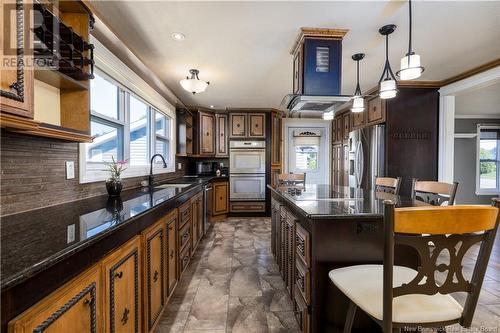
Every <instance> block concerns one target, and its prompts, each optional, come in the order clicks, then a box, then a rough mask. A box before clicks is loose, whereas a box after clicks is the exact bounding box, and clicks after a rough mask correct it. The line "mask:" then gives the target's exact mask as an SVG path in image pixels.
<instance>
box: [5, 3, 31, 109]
mask: <svg viewBox="0 0 500 333" xmlns="http://www.w3.org/2000/svg"><path fill="white" fill-rule="evenodd" d="M29 8H30V7H29V5H27V4H25V5H24V6H23V5H22V4H21V5H18V4H16V1H14V0H7V1H2V6H1V8H0V15H1V17H2V18H5V19H6V21H5V22H4V24H2V25H1V26H0V29H2V33H1V34H0V50H1V52H0V60H1V62H0V64H1V66H2V67H1V69H0V107H1V111H2V112H7V113H11V114H15V115H19V116H23V117H28V118H33V67H32V66H31V62H30V60H31V58H32V51H31V50H32V47H31V45H32V43H30V38H29V35H30V33H29V31H30V30H29V29H30V21H31V17H30V15H29V13H30V10H29ZM8 46H10V47H8Z"/></svg>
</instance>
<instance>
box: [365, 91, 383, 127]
mask: <svg viewBox="0 0 500 333" xmlns="http://www.w3.org/2000/svg"><path fill="white" fill-rule="evenodd" d="M384 111H385V110H384V101H382V99H381V98H380V97H375V98H374V99H371V100H369V101H368V115H367V118H368V123H369V124H373V123H378V122H383V121H384V120H385V112H384Z"/></svg>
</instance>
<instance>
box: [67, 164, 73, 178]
mask: <svg viewBox="0 0 500 333" xmlns="http://www.w3.org/2000/svg"><path fill="white" fill-rule="evenodd" d="M73 178H75V162H73V161H66V179H73Z"/></svg>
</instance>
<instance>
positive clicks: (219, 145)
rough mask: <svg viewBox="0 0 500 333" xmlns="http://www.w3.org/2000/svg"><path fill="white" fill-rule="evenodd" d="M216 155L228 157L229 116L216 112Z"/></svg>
mask: <svg viewBox="0 0 500 333" xmlns="http://www.w3.org/2000/svg"><path fill="white" fill-rule="evenodd" d="M215 122H216V126H215V134H216V142H215V156H217V157H228V156H229V149H228V135H227V124H228V116H227V114H216V115H215Z"/></svg>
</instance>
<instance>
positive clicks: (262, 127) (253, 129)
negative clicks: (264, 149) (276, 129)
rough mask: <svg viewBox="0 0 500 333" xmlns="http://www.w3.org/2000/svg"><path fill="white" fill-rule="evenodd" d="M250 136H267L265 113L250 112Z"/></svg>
mask: <svg viewBox="0 0 500 333" xmlns="http://www.w3.org/2000/svg"><path fill="white" fill-rule="evenodd" d="M248 136H249V137H250V138H265V137H266V115H265V114H263V113H249V114H248Z"/></svg>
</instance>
